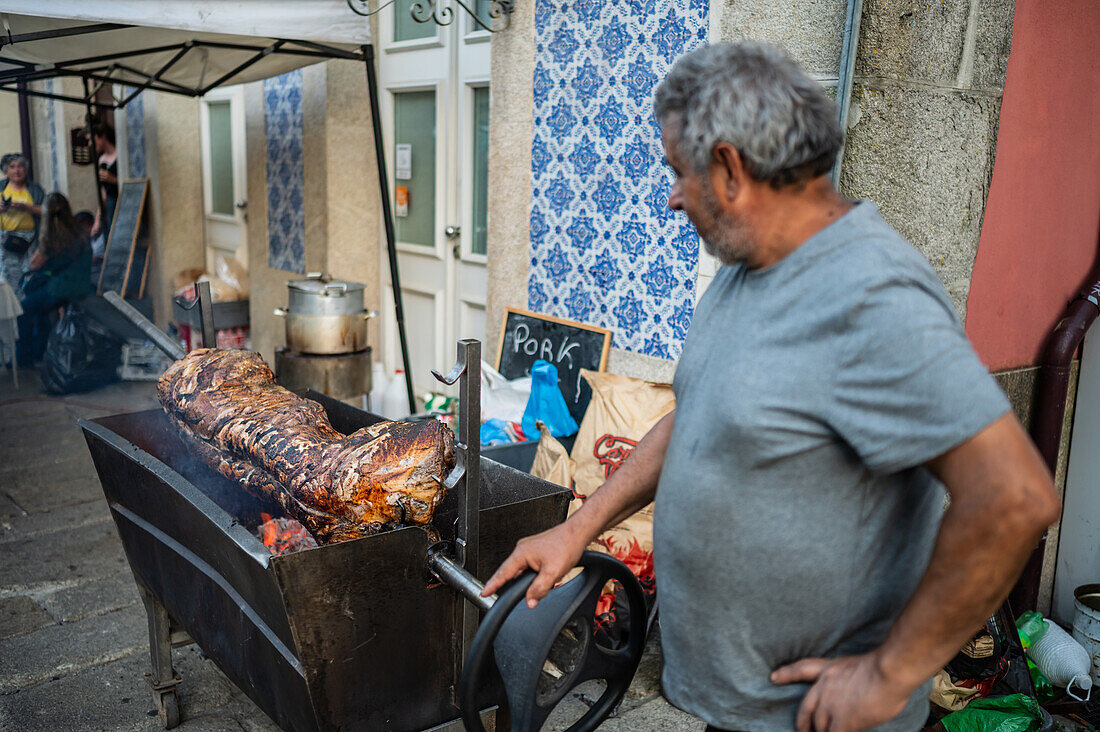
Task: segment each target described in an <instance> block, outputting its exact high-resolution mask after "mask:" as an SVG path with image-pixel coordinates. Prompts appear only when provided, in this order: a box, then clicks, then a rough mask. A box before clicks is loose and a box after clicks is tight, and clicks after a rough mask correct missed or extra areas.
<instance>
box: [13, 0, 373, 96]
mask: <svg viewBox="0 0 1100 732" xmlns="http://www.w3.org/2000/svg"><path fill="white" fill-rule="evenodd" d="M0 25H2V28H0V31H2V34H3V35H2V37H0V88H7V89H8V90H12V88H11V87H12V85H13V84H17V83H18V82H19V81H23V82H29V81H34V80H37V79H44V78H51V77H57V76H70V77H82V78H85V79H88V80H90V81H95V82H98V83H119V84H125V85H127V86H131V87H135V88H137V89H145V88H152V89H155V90H157V91H166V92H173V93H177V94H188V95H191V96H201V95H202V94H204V93H206V92H208V91H210V90H211V89H213V88H215V87H217V86H220V85H222V84H240V83H244V82H248V81H256V80H257V79H265V78H268V77H270V76H277V75H279V74H284V73H286V72H287V71H292V70H294V69H296V68H299V67H301V66H306V65H308V64H312V63H317V62H318V61H322V60H325V59H329V58H349V59H360V60H362V59H363V47H364V46H366V45H368V44H369V43H370V23H369V21H368V19H367V18H365V17H362V16H360V15H357V14H356V13H354V12H352V11H351V9H349V7H348V5H347V4H346V3H345V2H343V0H304V1H303V2H294V3H279V2H270V1H269V0H234V1H233V2H216V1H211V0H206V1H205V2H201V1H200V2H186V1H185V0H116V1H107V2H88V1H83V2H72V0H3V1H2V2H0ZM135 93H136V92H135ZM73 101H75V100H73ZM126 101H128V99H126V100H123V102H122V103H123V104H125V102H126Z"/></svg>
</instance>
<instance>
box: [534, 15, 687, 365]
mask: <svg viewBox="0 0 1100 732" xmlns="http://www.w3.org/2000/svg"><path fill="white" fill-rule="evenodd" d="M707 11H708V0H536V7H535V28H536V30H535V78H534V98H535V108H534V116H535V120H534V142H533V145H532V150H531V173H532V198H533V200H532V208H531V270H530V272H531V274H530V279H529V281H528V293H527V294H528V307H530V309H532V310H535V311H538V312H543V313H548V314H550V315H555V316H559V317H565V318H570V319H573V320H579V321H582V322H586V323H592V324H595V325H601V326H604V327H606V328H610V329H611V330H612V331H613V333H614V336H613V339H612V345H613V346H615V347H617V348H625V349H628V350H631V351H636V352H639V353H644V354H647V355H650V356H658V357H661V358H676V357H677V356H679V354H680V350H681V348H682V345H683V340H684V336H685V334H686V332H687V327H688V323H689V322H690V321H691V315H692V311H693V309H694V305H695V281H696V275H697V272H698V260H699V241H698V237H697V235H696V233H695V230H694V228H693V227H692V226H691V224H690V223H688V221H687V219H686V218H685V217H684V215H683V214H682V213H680V212H673V211H670V210H669V208H668V205H667V204H668V191H669V186H670V184H671V177H670V173H669V171H668V170H667V168H666V166H665V165H664V162H663V157H664V151H663V149H662V147H661V136H660V129H659V127H658V126H657V123H656V120H655V119H654V117H653V110H652V101H653V90H654V88H655V86H656V84H657V82H658V81H659V80H660V79H662V78H663V77H664V75H665V74H666V73H667V71H668V69H669V67H670V66H671V64H672V62H673V61H675V60H676V58H678V57H679V56H680V55H682V54H683V53H684V52H685V51H689V50H691V49H693V48H696V47H698V46H701V45H703V44H704V43H705V42H706V34H707V22H708V21H707Z"/></svg>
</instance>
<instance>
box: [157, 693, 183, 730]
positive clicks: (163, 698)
mask: <svg viewBox="0 0 1100 732" xmlns="http://www.w3.org/2000/svg"><path fill="white" fill-rule="evenodd" d="M156 702H157V713H158V714H160V718H161V721H162V722H164V728H165V729H174V728H175V727H178V726H179V723H180V697H179V694H177V693H176V690H175V689H172V690H171V691H161V692H156Z"/></svg>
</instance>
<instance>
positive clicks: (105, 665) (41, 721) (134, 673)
mask: <svg viewBox="0 0 1100 732" xmlns="http://www.w3.org/2000/svg"><path fill="white" fill-rule="evenodd" d="M19 378H20V384H21V388H20V389H18V390H16V389H14V388H13V387H12V382H11V373H10V371H7V370H5V369H3V368H0V730H11V731H12V732H16V731H18V732H37V731H40V730H41V731H42V732H47V731H48V732H55V731H59V730H119V731H122V730H126V731H132V732H142V731H148V732H154V731H156V730H161V729H163V727H162V725H161V721H160V719H159V718H158V717H157V715H156V711H155V709H154V705H153V700H152V695H151V693H150V690H149V687H148V686H147V685H146V682H145V679H144V674H145V673H146V672H147V671H148V667H149V657H148V635H147V631H146V626H145V612H144V609H143V608H142V605H141V601H140V600H139V598H138V594H137V590H136V588H135V586H134V583H133V579H132V577H131V576H130V570H129V568H128V566H127V564H126V559H125V556H124V554H123V551H122V545H121V543H120V542H119V540H118V537H117V535H116V533H115V526H114V522H113V521H112V520H111V517H110V513H109V511H108V509H107V506H106V503H105V502H104V500H103V494H102V492H101V490H100V486H99V480H98V478H97V477H96V474H95V469H94V468H93V466H92V461H91V458H90V457H89V455H88V450H87V447H86V445H85V443H84V438H83V435H82V434H81V431H80V429H79V427H77V425H76V420H77V419H79V418H91V417H96V416H102V415H106V414H117V413H119V412H125V411H136V410H142V409H150V408H155V407H156V400H155V397H154V394H153V385H152V384H151V383H142V382H124V383H119V384H113V385H111V386H107V387H105V388H103V389H99V390H97V391H93V392H89V393H86V394H76V395H71V396H68V397H47V396H44V395H42V394H41V392H40V384H39V381H38V378H37V374H36V372H34V371H32V370H29V369H21V370H20V372H19ZM173 655H174V658H173V663H174V665H175V667H176V669H177V671H179V672H180V674H181V675H182V677H183V683H182V684H181V685H180V689H179V692H180V705H181V708H182V715H183V722H182V723H181V724H180V726H179V727H178V728H177V729H180V730H182V731H183V732H222V731H229V730H232V731H233V732H240V731H242V730H243V731H245V732H260V731H265V732H266V731H268V730H271V731H274V730H276V729H277V728H276V727H275V725H274V724H273V723H272V722H271V720H270V719H268V717H267V716H266V715H265V714H264V713H263V712H261V711H260V710H259V709H258V708H257V707H256V706H255V705H254V704H253V703H252V701H251V700H249V699H248V698H247V697H246V696H245V695H244V694H242V693H241V692H240V691H239V690H238V689H237V688H236V687H235V686H234V685H233V684H232V683H230V682H229V681H228V680H227V679H226V678H225V676H224V675H222V673H221V672H220V671H219V670H218V669H217V668H216V667H215V666H214V664H213V663H212V662H210V661H209V660H206V659H205V658H203V657H202V655H201V653H200V652H199V650H198V648H197V647H196V646H194V645H192V646H187V647H184V648H177V649H175V651H174V652H173ZM657 666H658V659H657V652H656V649H655V647H651V648H650V649H649V650H648V651H647V655H646V658H645V659H644V660H643V665H642V669H641V670H640V671H639V673H638V675H637V677H636V678H635V681H634V684H633V685H632V687H631V689H630V692H629V693H628V696H627V698H626V700H625V701H624V703H623V705H622V708H621V710H620V712H619V714H618V716H617V717H614V718H612V719H609V720H607V721H606V722H605V723H604V725H603V726H602V727H601V729H604V730H609V731H611V730H615V731H621V732H625V731H626V730H670V731H673V730H675V731H676V732H680V731H684V732H686V731H688V730H692V731H698V730H701V729H702V728H703V725H702V723H701V722H699V721H698V720H695V719H693V718H691V717H689V716H688V715H685V714H683V713H682V712H679V711H677V710H676V709H674V708H672V707H671V706H669V705H668V704H667V703H666V702H665V701H664V700H663V699H662V698H661V697H660V695H659V693H658V690H657V681H656V679H657ZM585 691H587V692H588V693H589V694H591V695H596V694H598V689H581V690H579V693H577V694H575V695H574V696H572V697H571V698H570V699H568V700H566V701H564V702H563V703H562V705H561V708H560V709H559V710H557V711H556V712H555V716H554V717H553V718H552V719H551V720H550V722H551V723H550V724H549V725H548V726H547V729H550V730H561V729H564V728H566V727H568V726H569V724H571V723H572V721H574V720H575V719H577V718H578V717H579V716H580V714H582V713H583V711H584V709H585V705H584V701H583V699H582V698H581V696H582V695H583V692H585Z"/></svg>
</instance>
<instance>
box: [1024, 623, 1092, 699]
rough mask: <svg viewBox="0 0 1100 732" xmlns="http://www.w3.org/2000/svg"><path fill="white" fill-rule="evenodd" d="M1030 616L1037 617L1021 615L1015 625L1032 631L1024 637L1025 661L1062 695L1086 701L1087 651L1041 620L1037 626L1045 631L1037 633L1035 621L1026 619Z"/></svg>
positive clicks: (1089, 685)
mask: <svg viewBox="0 0 1100 732" xmlns="http://www.w3.org/2000/svg"><path fill="white" fill-rule="evenodd" d="M1031 615H1036V616H1038V613H1034V612H1030V613H1024V614H1023V615H1021V616H1020V619H1019V621H1018V623H1017V625H1023V626H1026V627H1031V628H1032V630H1031V632H1029V633H1028V638H1029V640H1030V644H1029V646H1028V649H1027V656H1028V658H1030V659H1031V660H1032V661H1033V662H1034V663H1035V665H1036V666H1038V667H1039V670H1040V671H1042V672H1043V675H1045V676H1046V677H1047V678H1048V679H1050V682H1051V683H1052V684H1054V685H1055V686H1060V687H1064V688H1065V690H1066V693H1067V694H1069V695H1070V696H1072V697H1073V698H1074V699H1078V700H1079V701H1088V699H1089V696H1090V695H1091V694H1092V678H1091V677H1090V676H1089V670H1090V667H1091V661H1090V659H1089V653H1088V651H1086V650H1085V649H1084V647H1083V646H1082V645H1081V644H1080V643H1078V642H1077V641H1075V640H1074V639H1073V638H1072V637H1071V636H1070V634H1069V633H1067V632H1066V631H1064V630H1062V629H1061V627H1059V626H1058V625H1057V624H1056V623H1052V622H1050V621H1049V620H1046V619H1044V618H1042V617H1041V616H1040V617H1039V618H1038V622H1041V623H1043V624H1044V625H1045V626H1046V627H1045V629H1042V630H1040V629H1039V628H1037V627H1035V626H1036V625H1037V623H1036V619H1035V618H1034V617H1030V616H1031ZM1036 636H1038V637H1036ZM1074 688H1076V689H1078V690H1080V692H1081V693H1083V694H1084V696H1078V695H1077V694H1075V693H1074V691H1073V690H1074Z"/></svg>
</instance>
